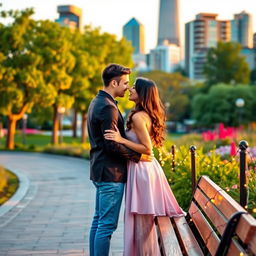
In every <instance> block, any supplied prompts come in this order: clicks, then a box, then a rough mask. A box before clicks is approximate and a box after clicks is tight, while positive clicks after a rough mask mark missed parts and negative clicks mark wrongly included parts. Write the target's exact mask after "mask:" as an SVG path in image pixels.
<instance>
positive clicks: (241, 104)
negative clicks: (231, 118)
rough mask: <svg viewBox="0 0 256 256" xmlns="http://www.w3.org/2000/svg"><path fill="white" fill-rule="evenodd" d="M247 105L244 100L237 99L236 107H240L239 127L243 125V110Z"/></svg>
mask: <svg viewBox="0 0 256 256" xmlns="http://www.w3.org/2000/svg"><path fill="white" fill-rule="evenodd" d="M244 105H245V101H244V99H243V98H237V99H236V106H237V107H238V109H239V118H238V122H239V123H238V125H240V124H241V121H242V110H243V107H244Z"/></svg>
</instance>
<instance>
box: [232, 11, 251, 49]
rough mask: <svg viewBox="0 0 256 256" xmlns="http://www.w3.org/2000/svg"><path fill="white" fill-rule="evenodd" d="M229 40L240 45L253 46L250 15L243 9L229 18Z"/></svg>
mask: <svg viewBox="0 0 256 256" xmlns="http://www.w3.org/2000/svg"><path fill="white" fill-rule="evenodd" d="M231 41H234V42H238V43H240V44H241V45H242V47H247V48H253V29H252V16H251V15H250V14H249V13H246V12H245V11H243V12H241V13H239V14H235V15H234V19H233V20H231Z"/></svg>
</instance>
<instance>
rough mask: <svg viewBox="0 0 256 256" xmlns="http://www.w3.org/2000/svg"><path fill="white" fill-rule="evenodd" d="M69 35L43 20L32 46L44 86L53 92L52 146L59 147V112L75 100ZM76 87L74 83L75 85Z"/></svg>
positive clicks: (67, 32) (56, 24)
mask: <svg viewBox="0 0 256 256" xmlns="http://www.w3.org/2000/svg"><path fill="white" fill-rule="evenodd" d="M71 34H72V32H71V30H70V29H68V28H64V27H61V26H60V25H59V24H58V23H56V22H51V21H49V20H43V21H38V22H37V27H36V37H35V45H36V46H37V47H36V49H37V54H38V55H40V56H41V60H42V61H41V62H40V66H39V68H40V70H41V72H42V74H43V78H44V81H45V84H46V86H47V87H48V88H51V90H52V91H53V94H52V101H53V104H52V107H53V133H52V143H53V144H56V143H58V131H59V118H58V117H59V109H60V108H63V107H64V108H65V109H70V108H71V107H72V105H73V103H74V96H73V95H72V94H70V89H71V86H72V81H73V77H72V72H73V69H74V67H75V64H76V59H75V56H74V55H73V54H72V47H73V43H72V40H71V38H72V36H71ZM74 84H75V83H73V85H74Z"/></svg>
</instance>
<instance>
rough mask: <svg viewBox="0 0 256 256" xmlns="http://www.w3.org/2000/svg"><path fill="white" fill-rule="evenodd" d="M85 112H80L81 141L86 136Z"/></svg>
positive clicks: (83, 140)
mask: <svg viewBox="0 0 256 256" xmlns="http://www.w3.org/2000/svg"><path fill="white" fill-rule="evenodd" d="M86 124H87V113H82V126H81V129H82V135H81V142H82V143H84V142H85V140H86V138H87V126H86Z"/></svg>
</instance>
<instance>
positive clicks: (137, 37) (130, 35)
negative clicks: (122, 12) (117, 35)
mask: <svg viewBox="0 0 256 256" xmlns="http://www.w3.org/2000/svg"><path fill="white" fill-rule="evenodd" d="M123 36H124V37H125V38H126V39H127V40H128V41H130V42H131V44H132V46H133V48H134V52H133V53H134V54H143V53H145V34H144V26H143V25H142V24H141V23H140V22H139V21H138V20H137V19H135V18H132V19H130V20H129V21H128V22H127V23H126V24H125V25H124V26H123Z"/></svg>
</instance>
